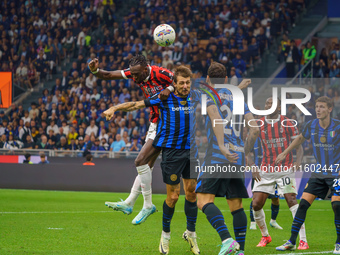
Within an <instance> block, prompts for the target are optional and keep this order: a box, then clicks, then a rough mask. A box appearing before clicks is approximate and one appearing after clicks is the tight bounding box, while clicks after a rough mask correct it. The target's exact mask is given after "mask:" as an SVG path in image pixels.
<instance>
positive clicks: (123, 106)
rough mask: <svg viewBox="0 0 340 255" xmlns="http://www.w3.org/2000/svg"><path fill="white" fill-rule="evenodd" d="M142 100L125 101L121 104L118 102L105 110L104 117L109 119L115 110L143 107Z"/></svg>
mask: <svg viewBox="0 0 340 255" xmlns="http://www.w3.org/2000/svg"><path fill="white" fill-rule="evenodd" d="M145 107H146V106H145V103H144V100H141V101H138V102H126V103H123V104H119V105H116V106H112V107H111V108H110V109H108V110H106V111H105V112H103V113H104V116H105V117H106V120H110V119H112V118H113V115H114V113H115V112H116V111H124V112H132V111H134V110H137V109H142V108H145Z"/></svg>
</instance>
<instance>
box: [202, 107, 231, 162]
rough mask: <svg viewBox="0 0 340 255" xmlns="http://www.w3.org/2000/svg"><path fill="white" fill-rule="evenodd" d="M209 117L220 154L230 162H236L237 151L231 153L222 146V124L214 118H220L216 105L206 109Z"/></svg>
mask: <svg viewBox="0 0 340 255" xmlns="http://www.w3.org/2000/svg"><path fill="white" fill-rule="evenodd" d="M207 112H208V115H209V118H210V119H211V123H212V126H213V130H214V134H215V136H216V139H217V143H218V146H219V148H220V150H221V152H222V154H223V155H224V156H225V157H226V158H227V159H228V160H229V161H230V162H231V163H236V162H237V159H238V155H237V153H231V152H230V151H229V150H228V149H227V148H226V147H225V146H224V130H223V125H221V124H215V121H214V120H217V119H218V120H220V119H222V117H221V115H220V113H219V111H218V109H217V107H216V105H210V106H208V109H207Z"/></svg>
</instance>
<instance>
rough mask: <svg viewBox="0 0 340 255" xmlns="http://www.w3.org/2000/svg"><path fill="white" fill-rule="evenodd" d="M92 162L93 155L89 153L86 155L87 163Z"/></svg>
mask: <svg viewBox="0 0 340 255" xmlns="http://www.w3.org/2000/svg"><path fill="white" fill-rule="evenodd" d="M91 160H92V155H91V154H90V153H89V154H87V155H86V161H89V162H90V161H91Z"/></svg>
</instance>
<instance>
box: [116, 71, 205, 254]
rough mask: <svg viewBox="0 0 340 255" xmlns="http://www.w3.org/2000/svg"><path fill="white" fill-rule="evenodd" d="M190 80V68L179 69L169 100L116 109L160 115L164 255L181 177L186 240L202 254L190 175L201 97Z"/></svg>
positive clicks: (193, 179) (195, 163) (150, 100)
mask: <svg viewBox="0 0 340 255" xmlns="http://www.w3.org/2000/svg"><path fill="white" fill-rule="evenodd" d="M191 76H192V73H191V71H190V69H189V68H187V67H185V66H179V67H178V68H177V69H176V71H175V74H174V86H175V91H174V93H171V94H170V96H169V97H168V99H167V100H164V101H162V100H161V99H160V98H159V95H158V94H156V95H154V96H152V97H150V98H148V99H146V100H143V101H139V102H129V103H124V104H121V105H118V106H115V107H114V110H116V111H119V110H123V111H133V110H136V109H140V108H144V107H152V106H157V107H158V108H159V110H160V112H161V115H160V116H161V118H160V121H159V123H158V127H157V135H156V137H155V139H154V141H153V146H154V148H156V149H157V150H159V151H160V150H162V162H161V168H162V175H163V181H164V182H165V183H166V189H167V198H166V200H165V201H164V203H163V231H162V235H161V241H160V245H159V251H160V253H161V254H168V253H169V250H170V249H169V244H170V224H171V219H172V216H173V214H174V211H175V205H176V203H177V200H178V198H179V193H180V178H181V177H182V178H183V184H184V192H185V208H184V211H185V214H186V216H187V229H186V231H185V232H184V234H183V238H184V239H185V240H186V241H188V243H189V244H190V249H191V251H192V252H193V253H194V254H200V250H199V248H198V245H197V242H196V232H195V227H196V219H197V202H196V193H195V187H196V183H197V180H196V178H197V176H193V175H192V174H191V173H193V171H190V168H194V167H196V166H198V165H199V164H198V163H199V162H198V160H197V158H195V156H197V154H198V153H197V148H196V147H194V148H193V149H192V150H191V147H192V146H193V144H195V143H194V141H195V139H192V137H191V134H194V133H195V130H194V127H195V118H192V117H191V116H194V115H195V114H194V112H195V107H196V104H197V103H198V102H199V99H200V97H201V95H200V93H199V92H196V91H191V90H190V86H191ZM191 141H192V142H191ZM191 152H192V154H191ZM147 160H148V159H147Z"/></svg>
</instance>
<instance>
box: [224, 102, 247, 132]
mask: <svg viewBox="0 0 340 255" xmlns="http://www.w3.org/2000/svg"><path fill="white" fill-rule="evenodd" d="M220 109H221V111H222V112H224V111H226V112H227V117H226V120H227V121H228V122H227V124H226V125H225V127H224V133H225V134H226V135H231V134H232V131H231V128H232V129H233V131H234V134H235V136H236V137H240V135H241V130H242V123H243V115H235V114H232V112H231V110H230V108H229V107H228V106H227V105H225V104H224V105H222V106H221V108H220ZM231 116H232V119H231ZM231 126H232V127H231Z"/></svg>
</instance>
